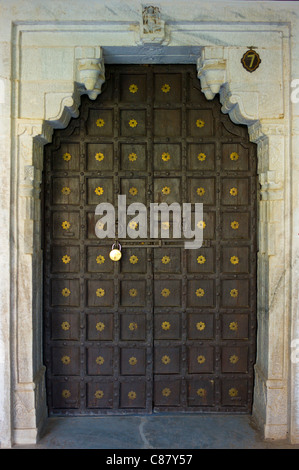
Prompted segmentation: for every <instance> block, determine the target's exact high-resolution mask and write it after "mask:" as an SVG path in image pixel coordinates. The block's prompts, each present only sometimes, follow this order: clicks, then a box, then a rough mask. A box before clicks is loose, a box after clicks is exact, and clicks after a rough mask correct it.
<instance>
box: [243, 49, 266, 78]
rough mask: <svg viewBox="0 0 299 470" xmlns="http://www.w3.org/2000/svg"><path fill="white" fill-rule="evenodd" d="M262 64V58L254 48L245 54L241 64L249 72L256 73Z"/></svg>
mask: <svg viewBox="0 0 299 470" xmlns="http://www.w3.org/2000/svg"><path fill="white" fill-rule="evenodd" d="M260 63H261V58H260V56H259V55H258V53H257V52H256V51H254V50H253V49H252V48H250V49H249V51H247V52H245V54H244V55H243V57H242V59H241V64H242V65H243V67H244V69H245V70H247V72H250V73H252V72H254V71H255V70H256V69H257V68H258V66H259V65H260Z"/></svg>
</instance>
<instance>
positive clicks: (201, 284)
mask: <svg viewBox="0 0 299 470" xmlns="http://www.w3.org/2000/svg"><path fill="white" fill-rule="evenodd" d="M187 304H188V306H190V307H198V308H201V307H213V306H214V304H215V292H214V281H213V280H205V279H198V280H189V281H188V297H187Z"/></svg>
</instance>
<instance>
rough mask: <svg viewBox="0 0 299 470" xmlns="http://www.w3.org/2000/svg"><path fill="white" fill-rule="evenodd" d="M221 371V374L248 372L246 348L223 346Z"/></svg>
mask: <svg viewBox="0 0 299 470" xmlns="http://www.w3.org/2000/svg"><path fill="white" fill-rule="evenodd" d="M221 370H222V372H223V373H231V374H234V373H237V372H242V373H246V372H248V347H247V346H240V347H238V346H223V347H222V348H221Z"/></svg>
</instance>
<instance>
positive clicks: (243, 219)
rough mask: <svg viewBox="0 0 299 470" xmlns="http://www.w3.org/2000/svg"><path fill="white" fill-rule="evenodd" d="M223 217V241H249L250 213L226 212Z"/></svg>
mask: <svg viewBox="0 0 299 470" xmlns="http://www.w3.org/2000/svg"><path fill="white" fill-rule="evenodd" d="M222 217H223V219H222V237H223V239H226V240H229V239H238V238H239V239H242V240H246V239H249V237H250V226H249V213H248V212H224V213H223V214H222Z"/></svg>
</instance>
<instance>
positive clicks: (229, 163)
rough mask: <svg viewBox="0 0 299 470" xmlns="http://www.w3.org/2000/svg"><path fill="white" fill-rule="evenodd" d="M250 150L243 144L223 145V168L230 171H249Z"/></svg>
mask: <svg viewBox="0 0 299 470" xmlns="http://www.w3.org/2000/svg"><path fill="white" fill-rule="evenodd" d="M248 153H249V152H248V148H246V147H244V146H243V145H242V144H222V168H223V170H229V171H247V170H248V169H249V159H248Z"/></svg>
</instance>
